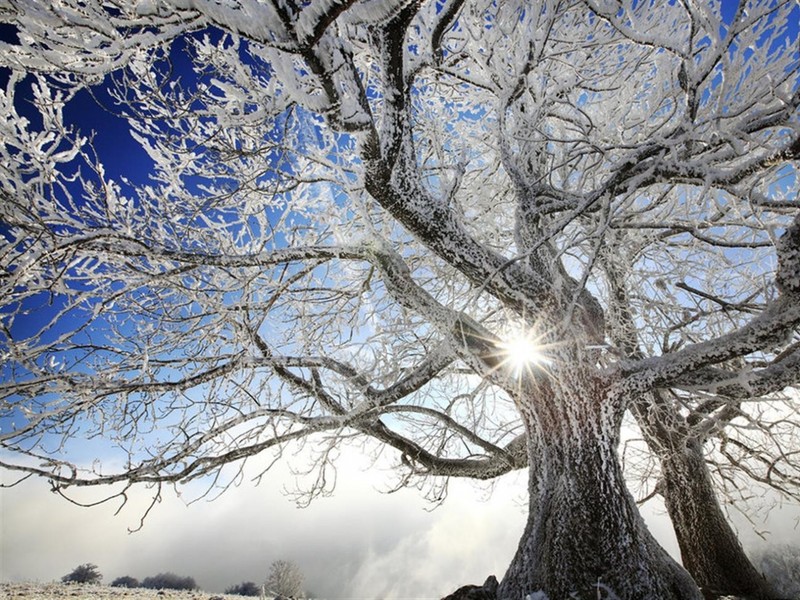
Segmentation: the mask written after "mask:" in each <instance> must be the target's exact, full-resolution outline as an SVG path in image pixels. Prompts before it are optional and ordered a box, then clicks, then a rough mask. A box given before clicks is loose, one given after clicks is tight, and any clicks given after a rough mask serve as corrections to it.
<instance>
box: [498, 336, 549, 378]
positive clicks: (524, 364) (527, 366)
mask: <svg viewBox="0 0 800 600" xmlns="http://www.w3.org/2000/svg"><path fill="white" fill-rule="evenodd" d="M500 349H501V351H502V354H503V362H504V363H505V364H507V365H508V366H509V367H510V368H511V369H512V370H513V371H514V373H515V374H516V375H521V374H522V373H523V372H526V371H531V370H532V369H533V368H534V367H540V366H543V365H547V364H549V363H550V361H549V360H548V359H547V357H546V356H545V355H544V354H543V353H542V348H541V346H540V345H539V344H537V342H536V339H535V338H531V337H530V336H529V335H526V334H525V333H523V332H519V333H516V334H514V335H512V336H510V337H508V338H507V339H506V340H505V341H504V342H502V343H501V344H500Z"/></svg>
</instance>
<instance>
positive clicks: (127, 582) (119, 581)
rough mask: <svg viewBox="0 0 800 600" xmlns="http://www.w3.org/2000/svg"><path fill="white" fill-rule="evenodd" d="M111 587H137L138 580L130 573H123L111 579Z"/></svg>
mask: <svg viewBox="0 0 800 600" xmlns="http://www.w3.org/2000/svg"><path fill="white" fill-rule="evenodd" d="M111 587H124V588H137V587H139V580H138V579H136V578H135V577H131V576H130V575H123V576H122V577H117V578H116V579H115V580H114V581H112V582H111Z"/></svg>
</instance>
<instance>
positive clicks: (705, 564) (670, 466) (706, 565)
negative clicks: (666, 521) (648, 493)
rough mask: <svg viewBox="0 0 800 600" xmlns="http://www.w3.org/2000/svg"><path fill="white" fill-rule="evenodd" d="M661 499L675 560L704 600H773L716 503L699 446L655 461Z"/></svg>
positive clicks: (686, 448) (770, 592) (774, 594)
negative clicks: (719, 599) (721, 599)
mask: <svg viewBox="0 0 800 600" xmlns="http://www.w3.org/2000/svg"><path fill="white" fill-rule="evenodd" d="M661 468H662V474H663V485H664V492H663V493H664V500H665V503H666V506H667V511H668V512H669V516H670V519H671V520H672V525H673V527H674V528H675V535H676V537H677V538H678V545H679V546H680V550H681V558H682V560H683V564H684V566H685V567H686V569H687V570H688V571H689V572H690V573H691V574H692V577H693V578H694V580H695V581H696V582H697V584H698V585H699V586H700V588H701V589H702V590H703V592H704V593H705V594H706V595H707V596H708V597H714V596H716V595H719V594H725V595H735V596H740V597H745V598H753V599H759V600H764V599H768V598H777V597H778V595H777V594H776V593H775V592H774V591H773V590H772V589H771V588H770V586H769V585H768V583H767V581H766V580H765V579H764V577H763V576H762V575H761V574H760V573H759V572H758V571H757V570H756V569H755V567H754V566H753V565H752V563H751V562H750V560H749V559H748V558H747V555H746V554H745V552H744V549H743V548H742V545H741V544H740V543H739V539H738V538H737V536H736V534H735V533H734V532H733V530H732V529H731V526H730V524H729V523H728V521H727V519H726V518H725V515H724V514H723V512H722V509H721V508H720V506H719V503H718V502H717V497H716V494H715V492H714V485H713V481H712V479H711V473H710V472H709V470H708V466H707V465H706V462H705V458H704V457H703V449H702V447H701V446H700V444H699V443H697V444H690V445H688V446H686V445H684V447H683V448H682V450H679V451H675V452H673V453H672V454H670V455H668V456H663V457H662V459H661Z"/></svg>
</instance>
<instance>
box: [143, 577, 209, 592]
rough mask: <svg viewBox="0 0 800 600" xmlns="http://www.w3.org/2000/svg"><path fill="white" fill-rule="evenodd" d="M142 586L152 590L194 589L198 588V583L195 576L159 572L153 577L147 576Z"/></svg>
mask: <svg viewBox="0 0 800 600" xmlns="http://www.w3.org/2000/svg"><path fill="white" fill-rule="evenodd" d="M141 587H143V588H148V589H151V590H194V589H197V583H195V581H194V577H181V576H180V575H176V574H175V573H159V574H158V575H154V576H152V577H145V578H144V580H142V585H141Z"/></svg>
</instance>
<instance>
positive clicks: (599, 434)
mask: <svg viewBox="0 0 800 600" xmlns="http://www.w3.org/2000/svg"><path fill="white" fill-rule="evenodd" d="M606 392H607V390H605V389H603V388H602V387H601V386H599V385H597V384H595V383H593V382H592V381H590V380H589V378H588V377H586V376H585V374H581V373H580V372H577V373H576V372H570V373H558V374H554V375H553V377H551V378H549V380H548V382H547V383H546V385H538V386H537V389H536V390H534V391H532V392H531V393H530V394H529V395H526V396H525V397H526V399H528V398H529V401H528V402H527V404H526V405H525V406H520V412H521V413H522V415H523V420H524V421H525V424H526V426H527V428H528V440H529V441H528V445H529V446H528V447H529V453H530V483H529V492H530V512H529V516H528V523H527V525H526V527H525V532H524V534H523V537H522V540H521V541H520V544H519V548H518V550H517V553H516V556H515V557H514V559H513V561H512V563H511V566H510V567H509V569H508V572H507V573H506V575H505V577H504V579H503V581H502V583H501V584H500V588H499V590H498V598H499V599H501V600H504V599H507V600H524V598H525V597H526V596H527V595H529V594H531V593H533V592H536V591H540V590H541V591H544V592H545V593H546V594H547V595H548V597H549V598H550V599H551V600H562V599H567V598H581V599H589V598H591V599H592V600H596V598H598V597H607V595H606V594H602V595H601V596H598V589H599V590H600V591H602V590H612V591H613V592H614V593H615V594H616V595H617V596H618V597H619V598H622V599H623V600H642V599H645V598H647V599H650V600H691V599H697V598H700V597H701V596H700V592H699V590H698V588H697V586H696V585H695V584H694V582H693V581H692V579H691V577H690V576H689V575H688V573H686V571H685V570H684V569H683V568H682V567H680V566H679V565H678V564H677V563H676V562H675V561H673V560H672V559H671V558H670V557H669V555H668V554H667V553H666V552H665V551H664V550H663V549H662V548H661V547H660V546H659V545H658V543H657V542H656V541H655V539H654V538H653V537H652V535H651V534H650V532H649V531H648V530H647V527H646V526H645V524H644V522H643V520H642V519H641V517H640V515H639V512H638V509H637V508H636V505H635V502H634V500H633V498H632V497H631V495H630V494H629V493H628V491H627V487H626V485H625V482H624V479H623V476H622V468H621V466H620V464H619V461H618V458H617V454H616V450H617V445H618V442H619V427H620V423H619V421H620V413H621V409H620V407H619V406H614V405H613V400H611V399H609V397H608V394H607V393H606Z"/></svg>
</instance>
